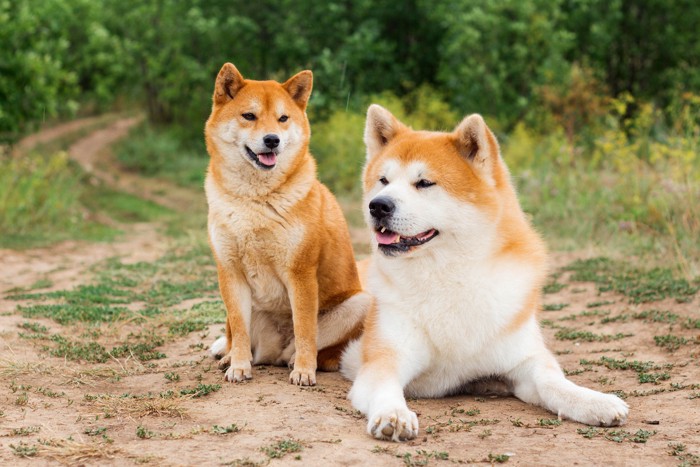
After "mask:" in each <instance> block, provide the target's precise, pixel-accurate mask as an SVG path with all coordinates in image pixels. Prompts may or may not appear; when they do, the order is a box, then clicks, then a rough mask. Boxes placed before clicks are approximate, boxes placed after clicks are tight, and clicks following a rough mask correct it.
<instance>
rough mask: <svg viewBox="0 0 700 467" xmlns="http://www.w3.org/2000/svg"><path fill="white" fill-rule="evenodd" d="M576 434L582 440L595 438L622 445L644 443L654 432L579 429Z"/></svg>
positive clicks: (592, 428)
mask: <svg viewBox="0 0 700 467" xmlns="http://www.w3.org/2000/svg"><path fill="white" fill-rule="evenodd" d="M576 432H577V433H578V434H580V435H582V436H583V437H584V438H588V439H592V438H596V437H602V438H604V439H607V440H608V441H613V442H615V443H622V442H624V441H630V442H632V443H646V442H647V441H648V440H649V438H650V437H652V436H654V435H655V434H656V431H647V430H641V429H640V430H637V431H636V432H635V433H631V432H629V431H626V430H622V429H611V428H594V427H588V428H579V429H577V430H576Z"/></svg>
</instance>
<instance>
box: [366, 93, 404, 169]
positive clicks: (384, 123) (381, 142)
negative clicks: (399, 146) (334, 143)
mask: <svg viewBox="0 0 700 467" xmlns="http://www.w3.org/2000/svg"><path fill="white" fill-rule="evenodd" d="M406 129H408V128H407V127H406V125H404V124H403V123H401V122H400V121H398V120H397V119H396V117H394V116H393V115H392V113H391V112H389V111H388V110H387V109H385V108H384V107H382V106H381V105H377V104H372V105H370V106H369V109H367V122H366V123H365V146H367V160H370V159H372V158H373V157H374V156H375V155H377V154H378V153H379V152H380V151H381V150H382V149H383V148H384V146H386V145H387V144H389V141H391V140H392V139H394V138H395V137H396V135H398V134H399V133H401V132H402V131H404V130H406Z"/></svg>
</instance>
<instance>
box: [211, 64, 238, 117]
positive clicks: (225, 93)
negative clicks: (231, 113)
mask: <svg viewBox="0 0 700 467" xmlns="http://www.w3.org/2000/svg"><path fill="white" fill-rule="evenodd" d="M244 84H245V79H243V75H241V73H240V72H239V71H238V69H237V68H236V67H235V66H233V64H232V63H225V64H224V66H222V67H221V70H219V74H218V75H217V76H216V83H215V84H214V98H213V101H214V106H215V107H216V106H219V105H224V104H226V103H227V102H228V101H230V100H231V99H233V98H234V96H235V95H236V93H237V92H238V91H240V90H241V88H242V87H243V85H244Z"/></svg>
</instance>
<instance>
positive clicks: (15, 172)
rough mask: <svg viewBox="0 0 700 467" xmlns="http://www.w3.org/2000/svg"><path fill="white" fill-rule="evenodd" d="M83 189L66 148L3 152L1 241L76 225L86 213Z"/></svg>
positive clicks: (61, 230)
mask: <svg viewBox="0 0 700 467" xmlns="http://www.w3.org/2000/svg"><path fill="white" fill-rule="evenodd" d="M81 192H82V189H81V184H80V176H79V174H78V173H77V172H76V171H75V170H72V169H71V167H70V166H69V161H68V156H67V154H66V153H65V152H59V153H56V154H54V155H52V156H49V157H42V156H40V155H37V154H30V155H27V156H22V157H10V156H4V157H2V156H0V238H2V239H3V240H2V241H1V243H3V244H5V245H7V244H12V243H14V241H18V240H20V239H21V238H22V237H24V236H30V237H33V236H40V235H42V231H45V232H46V233H47V234H48V233H50V232H53V233H60V232H65V231H69V230H72V229H74V228H75V226H76V225H77V224H79V223H80V222H81V221H82V216H83V213H82V211H81V207H80V202H79V199H80V195H81Z"/></svg>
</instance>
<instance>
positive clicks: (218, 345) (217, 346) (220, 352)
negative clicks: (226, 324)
mask: <svg viewBox="0 0 700 467" xmlns="http://www.w3.org/2000/svg"><path fill="white" fill-rule="evenodd" d="M209 353H210V354H211V356H212V357H223V356H224V354H225V353H226V336H221V337H219V338H218V339H216V340H215V341H214V343H213V344H212V345H211V347H209Z"/></svg>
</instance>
